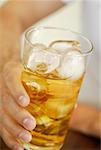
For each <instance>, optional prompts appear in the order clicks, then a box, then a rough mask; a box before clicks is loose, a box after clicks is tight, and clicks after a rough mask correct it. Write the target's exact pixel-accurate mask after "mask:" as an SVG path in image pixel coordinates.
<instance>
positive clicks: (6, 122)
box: [0, 62, 36, 150]
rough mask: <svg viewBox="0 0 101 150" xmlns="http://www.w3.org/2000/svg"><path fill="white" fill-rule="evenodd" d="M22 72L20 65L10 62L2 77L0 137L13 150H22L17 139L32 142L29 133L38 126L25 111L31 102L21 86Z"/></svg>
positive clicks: (0, 79) (0, 88)
mask: <svg viewBox="0 0 101 150" xmlns="http://www.w3.org/2000/svg"><path fill="white" fill-rule="evenodd" d="M21 70H22V66H21V64H20V63H18V62H8V63H7V64H6V65H5V67H4V69H3V72H2V74H1V75H0V91H1V96H0V135H1V137H2V138H3V140H4V142H5V143H6V144H7V145H8V147H9V148H11V149H13V150H22V149H21V146H20V145H19V144H18V142H17V140H16V139H17V138H18V139H21V140H23V141H25V142H29V141H31V138H32V137H31V134H30V132H29V131H30V130H33V129H34V128H35V125H36V122H35V119H34V118H33V116H31V114H30V113H29V112H27V111H26V110H25V109H24V107H25V106H27V105H28V104H29V102H30V100H29V97H28V95H27V93H26V92H25V90H24V88H23V86H22V84H21V79H20V78H21ZM28 130H29V131H28Z"/></svg>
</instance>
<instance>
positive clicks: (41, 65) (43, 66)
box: [27, 50, 60, 74]
mask: <svg viewBox="0 0 101 150" xmlns="http://www.w3.org/2000/svg"><path fill="white" fill-rule="evenodd" d="M59 64H60V57H59V55H56V54H55V53H51V52H48V51H45V50H43V51H35V52H33V53H32V54H31V55H30V57H29V60H28V65H27V67H28V68H30V69H31V70H33V71H38V73H44V74H47V73H50V72H52V71H53V70H55V69H56V68H57V67H58V66H59Z"/></svg>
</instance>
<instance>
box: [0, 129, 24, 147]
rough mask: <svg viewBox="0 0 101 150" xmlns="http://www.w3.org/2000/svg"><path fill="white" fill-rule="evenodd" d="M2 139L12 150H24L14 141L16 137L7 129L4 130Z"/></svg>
mask: <svg viewBox="0 0 101 150" xmlns="http://www.w3.org/2000/svg"><path fill="white" fill-rule="evenodd" d="M1 136H2V139H3V141H4V142H5V144H6V145H7V146H8V147H9V148H11V149H12V150H23V148H22V147H21V146H20V144H19V143H18V142H17V141H16V140H15V139H14V137H13V136H12V135H11V134H10V133H9V132H8V131H7V130H6V129H5V128H3V129H2V134H1Z"/></svg>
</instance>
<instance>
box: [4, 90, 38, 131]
mask: <svg viewBox="0 0 101 150" xmlns="http://www.w3.org/2000/svg"><path fill="white" fill-rule="evenodd" d="M2 101H3V107H4V109H5V110H6V111H7V112H8V113H9V114H10V116H12V118H13V119H14V120H16V121H17V122H18V123H19V124H20V125H22V126H23V127H24V128H26V129H27V130H33V129H34V128H35V126H36V121H35V119H34V117H33V116H32V115H31V114H30V113H29V112H28V111H27V110H25V109H23V108H21V107H20V106H19V105H17V103H16V102H15V101H14V100H13V99H12V97H11V96H9V95H8V93H7V91H6V90H5V95H4V96H3V100H2Z"/></svg>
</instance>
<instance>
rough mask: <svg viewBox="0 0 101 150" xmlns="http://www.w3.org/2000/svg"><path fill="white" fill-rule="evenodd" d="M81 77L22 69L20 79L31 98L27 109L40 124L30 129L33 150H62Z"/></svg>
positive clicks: (30, 144)
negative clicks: (53, 74)
mask: <svg viewBox="0 0 101 150" xmlns="http://www.w3.org/2000/svg"><path fill="white" fill-rule="evenodd" d="M82 79H83V77H81V78H80V79H79V80H77V81H72V80H70V79H60V78H54V79H53V78H52V75H50V77H42V76H41V75H38V74H35V73H34V72H32V71H30V70H28V69H25V70H24V71H23V72H22V77H21V80H22V83H23V86H24V87H25V89H26V91H27V93H28V95H29V97H30V104H29V106H28V107H27V108H26V109H27V110H28V111H29V112H30V113H31V114H32V115H33V116H34V117H35V118H36V123H37V126H36V128H35V129H34V130H33V131H32V132H31V134H32V136H33V138H32V141H31V142H30V143H27V146H28V147H30V150H59V149H60V148H61V147H62V145H63V142H64V138H65V136H66V134H67V130H68V123H69V120H70V117H71V114H72V112H73V109H74V107H75V103H76V100H77V96H78V93H79V90H80V86H81V82H82Z"/></svg>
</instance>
